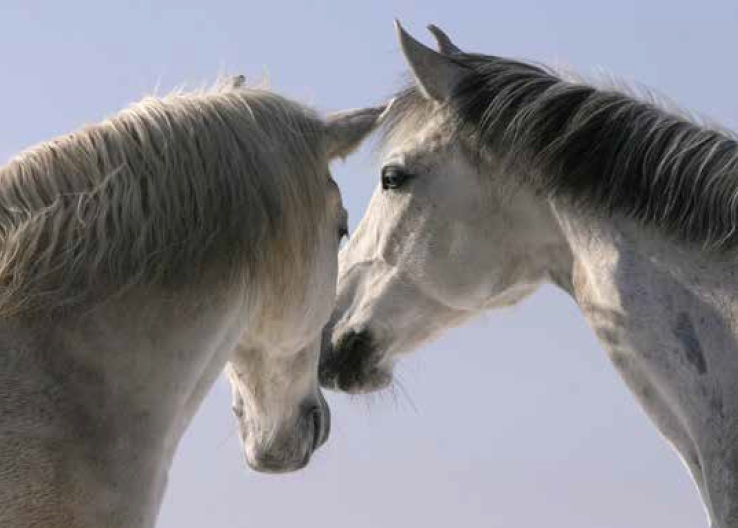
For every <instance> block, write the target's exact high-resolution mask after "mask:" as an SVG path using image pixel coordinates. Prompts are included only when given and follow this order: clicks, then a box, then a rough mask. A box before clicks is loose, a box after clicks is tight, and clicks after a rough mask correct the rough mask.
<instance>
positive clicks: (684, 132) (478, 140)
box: [384, 53, 738, 251]
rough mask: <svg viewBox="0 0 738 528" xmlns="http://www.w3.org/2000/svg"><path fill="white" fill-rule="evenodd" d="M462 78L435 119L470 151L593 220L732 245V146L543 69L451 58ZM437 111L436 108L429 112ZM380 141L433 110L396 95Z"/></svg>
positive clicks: (681, 119) (680, 118)
mask: <svg viewBox="0 0 738 528" xmlns="http://www.w3.org/2000/svg"><path fill="white" fill-rule="evenodd" d="M452 60H454V61H456V62H457V63H458V64H459V65H461V66H463V67H464V68H465V69H466V71H467V72H468V73H467V74H465V75H464V76H463V77H462V79H461V80H460V81H459V82H458V84H457V85H456V86H455V88H454V90H453V92H452V95H451V97H450V98H449V101H448V102H447V103H446V104H445V105H443V107H442V108H441V111H443V112H445V113H446V114H447V119H446V121H445V124H446V126H448V127H449V128H450V129H452V130H453V133H454V134H456V137H457V138H458V139H460V140H461V141H462V142H464V144H466V145H467V146H469V147H470V148H471V149H472V152H475V153H479V154H482V155H490V156H491V157H492V159H493V160H494V162H495V164H496V166H499V167H501V169H502V170H501V172H503V173H504V174H506V175H507V176H508V179H513V178H514V179H515V180H516V181H515V182H514V184H527V185H530V186H532V187H533V188H534V189H535V190H537V191H539V192H543V193H545V194H546V195H548V196H550V197H551V198H554V199H564V200H567V201H568V202H569V203H570V204H572V205H574V206H576V207H580V208H582V209H584V210H587V211H588V212H590V213H592V214H595V215H597V214H600V215H602V214H604V215H609V216H612V215H622V216H624V217H627V218H631V219H634V220H636V221H637V222H639V223H640V224H642V225H644V226H648V227H652V228H654V229H656V230H657V231H658V232H660V233H662V234H663V235H666V236H668V237H670V238H673V239H675V240H677V241H680V242H685V243H688V244H698V245H700V246H701V247H703V248H704V249H708V250H714V251H720V250H727V249H729V248H733V247H735V246H736V244H737V243H738V230H737V229H736V226H737V224H738V141H736V137H735V136H734V135H733V134H731V133H729V132H727V131H725V130H721V129H718V128H716V127H711V126H707V125H706V124H703V123H699V122H697V121H696V119H695V118H694V117H692V116H690V115H687V114H686V113H685V112H681V111H679V110H676V109H675V108H674V107H673V105H669V104H668V102H667V101H666V100H664V99H661V98H659V97H656V96H653V94H651V93H647V94H646V97H645V98H644V97H643V96H642V93H637V92H636V91H634V90H630V89H628V88H627V87H626V86H625V85H623V84H622V83H616V84H614V85H610V86H604V87H596V86H593V85H591V84H587V83H585V82H583V81H581V80H580V79H576V78H572V77H568V76H567V78H564V77H563V76H562V75H561V74H558V73H556V72H554V71H553V70H551V69H548V68H546V67H541V66H538V65H533V64H528V63H524V62H518V61H514V60H508V59H503V58H498V57H492V56H484V55H477V54H465V53H460V54H454V55H453V57H452ZM436 111H438V108H437V106H436ZM390 112H391V115H390V116H388V119H387V120H386V127H385V129H384V135H385V141H387V140H391V138H393V137H396V136H397V135H398V134H403V135H404V134H407V133H408V132H410V129H409V128H408V127H413V126H418V125H420V124H422V123H424V122H426V121H427V120H428V118H429V117H430V115H431V114H432V112H433V105H432V104H431V103H430V102H429V101H427V100H425V99H423V97H422V96H421V95H420V94H419V93H418V91H417V90H416V89H414V88H410V89H406V90H404V91H402V92H401V93H400V94H399V95H398V97H397V100H396V102H395V104H394V105H393V106H392V108H391V110H390Z"/></svg>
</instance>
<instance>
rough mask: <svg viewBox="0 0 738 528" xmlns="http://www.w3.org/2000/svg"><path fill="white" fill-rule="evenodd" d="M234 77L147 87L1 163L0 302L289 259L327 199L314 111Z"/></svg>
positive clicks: (300, 253)
mask: <svg viewBox="0 0 738 528" xmlns="http://www.w3.org/2000/svg"><path fill="white" fill-rule="evenodd" d="M239 84H240V83H237V82H236V83H219V84H218V85H216V87H215V88H213V89H212V90H207V91H201V92H195V93H174V94H171V95H168V96H166V97H163V98H153V97H149V98H145V99H144V100H142V101H140V102H139V103H136V104H134V105H132V106H131V107H129V108H127V109H125V110H123V111H122V112H120V113H119V114H117V115H116V116H114V117H112V118H111V119H108V120H106V121H104V122H102V123H100V124H96V125H93V126H89V127H86V128H84V129H82V130H80V131H78V132H74V133H72V134H69V135H66V136H62V137H60V138H57V139H55V140H52V141H49V142H46V143H43V144H41V145H39V146H36V147H34V148H32V149H30V150H27V151H26V152H23V153H22V154H20V155H18V156H17V157H15V158H14V159H13V160H11V161H10V162H9V163H8V164H7V165H5V166H4V167H2V168H0V314H5V315H7V314H13V313H19V312H26V311H29V310H30V311H33V310H39V309H43V310H51V309H55V308H59V307H64V306H72V305H74V304H75V303H79V302H82V301H85V300H89V299H91V298H93V299H97V298H100V296H102V295H109V294H112V293H115V292H116V291H120V290H122V289H127V288H130V287H136V286H140V285H161V286H165V287H169V286H176V285H182V284H184V283H185V282H186V281H188V280H190V279H192V277H193V276H200V275H202V273H203V272H204V270H205V269H206V268H207V267H212V266H213V265H217V266H224V267H223V268H222V271H223V272H224V273H223V276H225V277H228V278H229V279H230V280H245V278H246V277H249V276H254V275H255V274H258V273H260V270H262V269H266V268H265V267H269V268H270V269H273V268H274V267H275V266H277V267H281V268H282V269H281V270H280V271H281V272H282V273H289V272H291V271H295V270H291V269H284V268H285V267H286V268H290V267H291V266H295V265H296V264H295V263H296V262H298V261H304V255H305V252H308V251H311V250H312V248H314V247H315V241H314V240H312V239H310V237H308V239H306V237H305V232H306V231H311V230H306V229H305V226H306V225H308V226H316V229H317V226H318V225H320V224H319V222H321V221H322V217H323V215H324V212H325V209H326V207H325V200H326V197H325V184H326V183H325V182H326V178H327V176H326V174H325V167H326V164H327V161H326V159H321V158H322V157H321V156H320V155H319V153H322V152H324V151H325V148H324V146H323V145H322V144H321V143H322V142H323V141H324V137H323V136H324V134H323V128H322V126H323V125H322V122H321V121H320V120H319V119H318V117H317V116H315V115H314V114H313V113H312V112H311V111H310V110H308V109H306V108H304V107H302V106H300V105H298V104H296V103H293V102H291V101H289V100H287V99H284V98H282V97H280V96H278V95H275V94H273V93H270V92H267V91H264V90H255V89H248V88H244V87H241V86H240V85H239ZM266 259H269V262H267V261H266ZM297 272H299V271H297ZM273 275H280V273H274V274H273Z"/></svg>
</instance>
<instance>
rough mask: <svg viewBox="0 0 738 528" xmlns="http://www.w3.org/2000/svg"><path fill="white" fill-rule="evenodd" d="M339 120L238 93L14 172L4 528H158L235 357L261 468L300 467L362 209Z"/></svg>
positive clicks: (350, 124)
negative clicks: (338, 178)
mask: <svg viewBox="0 0 738 528" xmlns="http://www.w3.org/2000/svg"><path fill="white" fill-rule="evenodd" d="M381 110H382V109H381V108H377V109H366V110H357V111H353V112H345V113H342V114H337V115H334V116H332V117H328V118H325V119H324V118H321V117H319V116H318V115H317V114H315V113H314V112H313V111H311V110H309V109H308V108H306V107H303V106H302V105H299V104H297V103H294V102H291V101H289V100H287V99H285V98H283V97H281V96H279V95H276V94H274V93H271V92H269V91H265V90H257V89H250V88H247V87H245V86H242V82H241V81H240V80H237V81H235V82H225V83H221V84H220V85H219V86H218V87H216V88H215V89H213V90H209V91H204V92H197V93H175V94H172V95H169V96H167V97H164V98H161V99H155V98H147V99H144V100H143V101H141V102H140V103H138V104H135V105H133V106H131V107H130V108H127V109H125V110H123V111H122V112H120V113H119V114H117V115H116V116H114V117H113V118H111V119H109V120H107V121H104V122H102V123H100V124H96V125H93V126H89V127H87V128H85V129H83V130H80V131H78V132H75V133H72V134H70V135H67V136H63V137H60V138H57V139H55V140H53V141H49V142H47V143H43V144H41V145H39V146H37V147H34V148H32V149H30V150H28V151H26V152H23V153H21V154H20V155H18V156H17V157H16V158H14V159H13V160H11V161H10V162H9V163H8V164H7V165H5V166H4V167H2V168H0V284H1V285H2V287H1V288H0V350H1V351H0V525H2V526H18V527H20V526H44V527H58V528H62V527H63V528H83V527H85V528H93V527H94V528H99V527H102V526H105V527H107V528H123V527H125V528H131V527H137V528H148V527H151V526H152V525H153V524H154V522H155V518H156V514H157V511H158V508H159V504H160V501H161V498H162V494H163V491H164V488H165V484H166V479H167V472H168V469H169V466H170V464H171V460H172V457H173V454H174V451H175V449H176V446H177V443H178V441H179V439H180V437H181V435H182V433H183V431H184V429H185V428H186V427H187V425H188V424H189V422H190V420H191V418H192V416H193V414H194V412H195V411H196V409H197V408H198V406H199V405H200V403H201V401H202V399H203V398H204V396H205V394H206V393H207V391H208V389H209V388H210V386H211V385H212V384H213V382H214V380H215V378H216V377H217V375H218V374H219V373H220V372H221V371H222V370H223V368H224V366H225V365H226V361H227V360H229V359H230V366H229V369H228V370H229V374H230V375H229V378H230V381H231V383H232V385H233V387H234V392H235V393H237V407H236V409H235V410H236V412H237V415H238V416H239V418H240V422H241V433H242V438H243V443H244V449H245V453H246V458H247V460H248V462H249V464H250V465H251V466H252V467H254V468H256V469H259V470H264V471H273V472H276V471H288V470H295V469H298V468H301V467H303V466H304V465H305V464H306V463H307V462H308V460H309V458H310V455H311V453H312V452H313V451H314V450H315V449H316V448H317V447H318V446H320V444H321V443H323V442H324V441H325V439H326V437H327V435H328V424H329V415H328V409H327V407H326V404H325V401H324V400H323V398H322V396H321V394H320V389H319V387H318V380H317V364H318V354H319V335H320V332H321V329H322V327H323V326H324V325H325V323H326V321H327V320H328V317H329V315H330V312H331V310H332V308H333V301H334V293H335V281H336V269H337V262H336V258H337V251H338V244H339V239H340V237H341V236H342V234H343V233H345V222H346V218H345V211H344V209H343V207H342V205H341V197H340V193H339V190H338V187H337V186H336V184H335V182H334V181H333V180H332V179H331V176H330V170H329V162H330V160H331V159H333V158H335V157H337V156H345V155H347V154H348V153H349V152H350V151H351V150H352V149H353V148H355V147H356V146H357V145H358V144H359V142H360V141H361V139H362V138H363V137H364V135H365V134H367V133H368V132H369V131H370V130H371V128H372V127H373V126H374V124H375V122H376V120H377V118H378V116H379V114H380V113H381Z"/></svg>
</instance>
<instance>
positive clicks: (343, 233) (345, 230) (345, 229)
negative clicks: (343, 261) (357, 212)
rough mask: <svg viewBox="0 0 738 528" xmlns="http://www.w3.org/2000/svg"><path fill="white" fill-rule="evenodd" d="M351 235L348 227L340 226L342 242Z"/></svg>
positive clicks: (339, 239)
mask: <svg viewBox="0 0 738 528" xmlns="http://www.w3.org/2000/svg"><path fill="white" fill-rule="evenodd" d="M348 236H349V230H348V227H345V226H341V227H339V228H338V241H339V242H340V241H341V240H343V239H344V238H348Z"/></svg>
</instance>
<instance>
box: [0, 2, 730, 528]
mask: <svg viewBox="0 0 738 528" xmlns="http://www.w3.org/2000/svg"><path fill="white" fill-rule="evenodd" d="M394 17H399V18H401V20H402V21H403V22H404V23H405V24H406V26H407V27H408V29H410V30H411V31H412V32H413V33H415V34H416V35H418V36H421V37H423V38H424V39H426V40H427V39H428V37H427V36H426V35H424V33H423V31H424V29H423V28H424V26H425V25H426V24H427V23H430V22H433V23H436V24H438V25H440V26H441V27H443V28H444V29H446V30H447V31H448V32H449V33H450V34H451V35H452V36H454V37H455V39H456V41H457V42H458V44H460V45H462V46H463V47H466V48H468V49H470V50H478V51H484V52H488V53H494V54H498V55H511V56H516V57H524V58H530V59H535V60H540V61H544V62H559V63H565V64H570V65H573V66H574V67H576V69H578V70H580V71H582V72H592V71H593V70H596V69H598V68H601V69H605V70H609V71H612V72H613V73H615V74H617V75H620V76H623V77H625V78H627V79H636V80H638V81H641V82H643V83H645V84H647V85H650V86H653V87H655V88H657V89H658V90H660V91H661V92H663V93H666V94H668V95H670V96H671V97H672V98H674V99H675V100H677V101H679V102H680V103H682V104H683V105H684V106H687V107H689V108H692V109H694V110H696V111H698V112H701V113H704V114H706V115H707V116H710V117H712V118H714V119H716V120H718V121H721V122H722V123H724V124H725V125H727V126H729V127H732V128H734V129H735V128H738V99H736V95H735V94H736V86H738V74H736V73H735V70H736V67H735V62H736V61H735V50H736V49H738V31H737V30H736V28H738V4H736V2H735V0H725V1H703V2H694V1H684V0H658V1H656V0H653V1H647V0H618V1H610V2H597V1H594V0H559V1H555V0H538V1H534V0H515V1H511V2H503V1H491V0H484V1H464V0H454V1H449V0H446V1H436V0H425V1H419V0H418V1H410V0H407V1H397V2H391V1H386V0H372V1H365V2H358V1H351V0H335V1H327V0H326V1H313V2H285V1H279V0H269V1H259V2H250V1H248V0H238V1H220V0H208V1H205V0H200V1H197V2H195V1H190V0H168V1H161V2H151V1H149V2H144V1H133V0H129V1H117V2H101V1H100V0H96V1H72V0H70V1H65V2H55V1H51V0H47V1H45V2H40V1H32V0H3V1H2V3H1V4H0V68H2V75H0V79H1V81H0V123H2V126H0V158H1V159H6V158H7V157H9V156H10V155H12V154H14V153H15V152H17V151H18V150H20V149H21V148H23V147H25V146H28V145H31V144H33V143H35V142H37V141H40V140H44V139H48V138H50V137H51V136H53V135H55V134H58V133H63V132H66V131H69V130H71V129H73V128H76V127H78V126H80V125H81V124H83V123H86V122H91V121H96V120H99V119H101V118H102V117H104V116H107V115H110V114H111V113H113V112H115V111H117V110H118V109H120V108H121V107H122V106H124V105H125V104H127V103H129V102H131V101H133V100H135V99H137V98H139V97H140V96H142V95H144V94H146V93H150V92H152V91H153V90H154V89H155V88H156V87H157V86H159V87H160V88H159V90H160V91H166V90H168V89H170V88H172V87H175V86H178V85H182V84H187V85H195V86H198V85H200V84H202V83H205V82H208V81H210V80H212V79H213V78H214V77H215V76H216V74H217V73H219V72H222V71H227V72H232V73H244V74H245V75H246V76H247V77H248V78H251V79H258V78H261V77H262V76H263V75H264V74H268V76H269V77H270V79H271V84H272V86H273V87H274V88H275V89H277V90H279V91H280V92H282V93H285V94H287V95H290V96H292V97H295V98H297V99H299V100H302V101H304V102H308V103H311V104H314V105H316V106H317V107H318V108H320V109H322V110H338V109H343V108H345V107H352V106H361V105H367V104H372V103H375V102H378V101H380V100H382V99H383V97H384V96H386V95H388V94H389V93H390V92H391V91H392V90H393V89H394V88H396V87H397V86H399V84H400V83H401V79H402V76H403V75H404V65H403V63H402V60H401V56H400V54H399V52H398V49H397V44H396V42H395V37H394V33H393V29H392V19H393V18H394ZM375 165H376V163H375V160H374V159H373V158H372V155H371V152H370V150H369V149H368V148H365V149H363V150H362V151H361V152H360V153H359V154H358V155H356V156H355V157H353V158H351V159H350V160H348V161H347V162H346V163H344V164H340V165H337V166H336V167H335V175H336V178H337V180H338V181H339V183H340V185H341V186H342V189H343V194H344V201H345V203H346V206H347V208H348V209H349V211H350V215H351V223H352V225H355V224H356V222H357V221H358V219H359V218H360V216H361V214H362V212H363V210H364V208H365V205H366V202H367V200H368V197H369V195H370V193H371V190H372V188H373V186H374V185H375V183H376V180H377V176H376V166H375ZM399 373H400V376H401V380H402V383H403V385H404V387H405V390H406V392H407V394H408V396H405V395H403V394H401V393H400V394H397V395H396V396H392V395H379V396H375V397H373V398H359V397H356V398H348V397H345V396H342V395H330V396H329V402H330V404H331V406H332V409H333V418H334V422H333V423H334V427H333V434H332V437H331V439H330V441H329V443H328V444H327V445H326V446H325V447H324V448H323V449H321V451H320V452H319V453H318V454H317V455H316V457H315V458H314V460H313V462H312V464H311V466H310V467H309V468H307V469H306V470H305V471H303V472H300V473H297V474H293V475H288V476H265V475H260V474H257V473H255V472H253V471H251V470H249V469H247V468H246V466H245V464H244V462H243V459H242V456H241V452H240V446H239V443H238V439H237V436H236V434H235V429H234V424H233V420H232V419H231V416H230V410H229V409H230V402H229V398H228V393H227V391H226V388H225V384H224V382H223V381H222V380H221V381H219V382H218V385H217V386H216V387H215V388H214V390H213V392H212V393H211V395H210V397H209V398H208V400H207V401H206V403H205V405H204V406H203V408H202V410H201V412H200V413H199V415H198V416H197V418H196V419H195V421H194V423H193V424H192V427H191V429H190V430H189V432H188V433H187V435H186V437H185V439H184V441H183V442H182V444H181V446H180V451H179V454H178V456H177V459H176V462H175V465H174V468H173V471H172V474H171V478H170V485H169V489H168V492H167V496H166V500H165V503H164V506H163V509H162V513H161V516H160V520H159V526H160V527H167V528H170V527H171V528H202V527H228V528H242V527H258V528H262V527H276V528H282V527H285V528H286V527H290V528H291V527H294V526H315V527H321V528H334V527H335V528H345V527H349V526H350V527H351V528H376V527H383V528H384V527H387V528H392V527H395V526H397V527H415V526H422V527H423V528H434V527H439V528H440V527H447V526H463V527H501V528H502V527H504V528H509V527H540V526H561V527H567V528H621V527H651V526H669V527H670V528H694V527H699V526H706V523H705V520H704V516H703V513H702V507H701V505H700V502H699V500H698V498H697V493H696V491H695V490H694V489H693V486H692V484H691V482H690V481H689V478H688V477H687V474H686V472H685V471H684V470H683V469H682V467H681V464H680V462H679V461H678V460H677V458H676V456H675V455H674V454H673V453H672V452H671V450H670V448H669V447H668V446H667V445H666V444H665V443H664V442H663V441H662V440H661V438H660V437H659V435H658V433H657V432H656V430H655V428H653V427H652V426H651V424H650V423H649V422H648V420H647V419H646V418H645V416H644V415H643V413H642V412H641V411H640V409H639V408H638V407H637V406H636V404H635V403H634V401H633V399H632V398H631V396H630V395H629V394H628V392H627V390H626V388H625V386H624V384H623V383H622V382H621V381H620V380H619V379H618V378H617V376H616V374H615V372H614V371H613V369H612V368H611V366H610V365H609V364H608V362H607V360H606V358H605V356H604V354H603V353H602V351H601V349H600V347H599V346H598V344H597V343H596V341H595V339H594V338H593V336H592V334H591V332H590V331H589V330H588V329H587V328H586V326H585V324H584V322H583V321H582V318H581V317H580V315H579V314H578V312H577V310H576V308H575V306H574V305H573V303H572V302H571V301H570V300H568V299H567V298H566V297H565V296H564V295H562V294H560V293H558V292H556V291H554V290H553V289H551V288H545V289H544V290H543V291H541V292H540V293H539V294H538V295H536V296H535V297H534V298H533V299H531V300H530V301H528V302H526V303H525V304H524V305H522V306H520V307H518V308H515V309H512V310H508V311H506V312H504V313H497V314H490V315H489V316H488V317H486V318H484V319H483V320H480V321H477V322H475V323H473V324H471V325H469V326H467V327H465V328H462V329H459V330H456V331H454V332H452V333H450V334H449V335H447V336H446V337H445V338H443V339H441V340H439V341H438V342H436V343H434V344H432V345H431V346H427V347H425V348H424V349H423V350H422V351H420V352H418V353H417V354H416V355H415V356H414V357H412V358H409V359H408V360H406V361H405V362H404V363H403V365H402V366H401V368H400V370H399Z"/></svg>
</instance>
